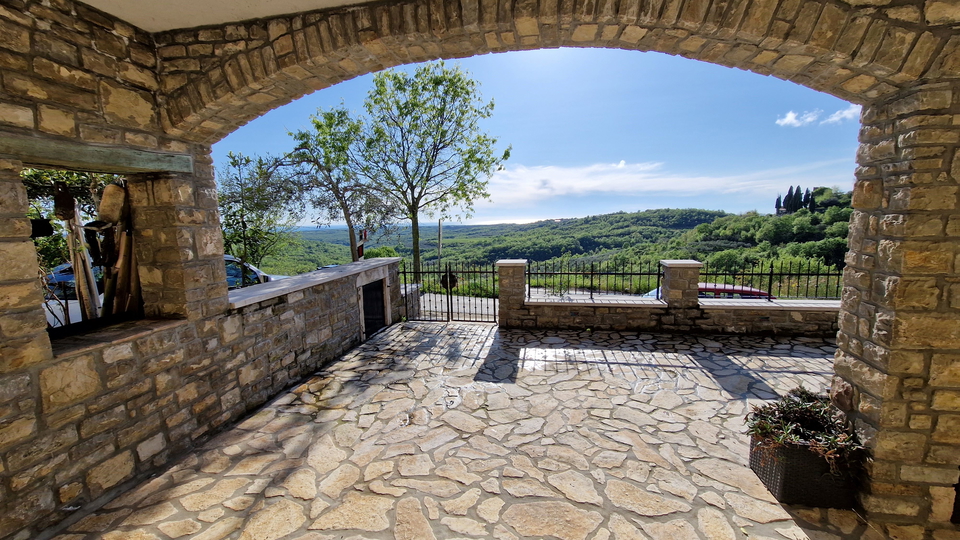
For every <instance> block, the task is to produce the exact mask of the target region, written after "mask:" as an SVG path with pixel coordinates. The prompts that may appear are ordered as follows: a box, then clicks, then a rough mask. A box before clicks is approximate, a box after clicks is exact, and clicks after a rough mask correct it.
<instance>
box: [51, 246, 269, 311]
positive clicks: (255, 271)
mask: <svg viewBox="0 0 960 540" xmlns="http://www.w3.org/2000/svg"><path fill="white" fill-rule="evenodd" d="M223 263H224V265H225V266H226V270H227V288H228V289H237V288H239V287H241V283H242V286H243V287H249V286H250V285H257V284H260V283H267V282H270V281H276V280H278V279H283V278H285V277H288V276H276V275H270V274H267V273H266V272H264V271H262V270H260V269H259V268H257V267H256V266H254V265H252V264H250V263H246V264H244V265H241V263H240V259H238V258H236V257H234V256H233V255H224V256H223ZM93 275H94V276H95V277H96V279H97V290H98V292H100V299H101V300H103V267H101V266H95V267H94V268H93ZM45 300H46V302H45V308H46V309H45V311H46V314H47V323H48V324H49V325H50V326H62V325H63V324H64V321H65V320H66V318H65V317H64V308H66V309H67V310H69V315H70V318H69V320H70V322H71V323H73V322H77V321H79V320H80V319H81V317H80V304H79V303H78V302H77V291H76V279H75V277H74V275H73V265H72V264H70V263H64V264H61V265H59V266H55V267H54V268H53V270H52V271H51V272H50V273H49V274H47V290H46V293H45Z"/></svg>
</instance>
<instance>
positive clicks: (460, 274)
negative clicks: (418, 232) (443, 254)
mask: <svg viewBox="0 0 960 540" xmlns="http://www.w3.org/2000/svg"><path fill="white" fill-rule="evenodd" d="M400 282H401V284H402V285H403V288H402V289H401V290H402V291H403V307H404V311H405V315H406V317H407V319H408V320H412V321H462V322H497V309H498V308H499V301H498V299H497V297H498V296H499V287H498V283H497V269H496V268H495V267H494V266H493V265H492V264H491V265H470V264H464V263H442V264H437V263H436V262H428V263H426V264H423V265H422V266H421V268H420V271H419V272H415V271H414V268H413V264H409V263H407V262H406V261H404V262H402V263H401V264H400Z"/></svg>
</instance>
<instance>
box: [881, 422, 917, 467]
mask: <svg viewBox="0 0 960 540" xmlns="http://www.w3.org/2000/svg"><path fill="white" fill-rule="evenodd" d="M876 440H877V443H876V447H875V448H874V457H875V458H876V459H877V460H885V461H903V462H907V463H920V462H921V461H922V460H923V455H924V449H925V447H926V442H927V436H926V435H924V434H923V433H912V432H908V431H893V430H885V431H880V432H879V433H878V434H877V439H876Z"/></svg>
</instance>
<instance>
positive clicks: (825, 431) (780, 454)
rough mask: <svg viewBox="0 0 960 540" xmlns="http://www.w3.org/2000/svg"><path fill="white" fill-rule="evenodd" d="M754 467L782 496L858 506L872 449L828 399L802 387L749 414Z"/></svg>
mask: <svg viewBox="0 0 960 540" xmlns="http://www.w3.org/2000/svg"><path fill="white" fill-rule="evenodd" d="M746 423H747V428H748V429H747V433H748V434H749V435H750V468H751V469H753V471H754V472H755V473H757V476H759V477H760V480H761V481H763V484H764V485H765V486H766V487H767V489H769V490H770V492H771V493H773V495H774V497H776V498H777V500H778V501H780V502H782V503H785V504H802V505H806V506H815V507H824V508H853V507H854V505H855V504H856V494H857V490H858V487H859V483H860V482H859V481H860V479H861V477H862V475H863V473H864V464H865V462H866V459H867V458H868V453H867V449H866V448H865V447H864V446H863V444H861V443H860V441H859V439H858V438H857V435H856V433H854V432H853V430H851V429H850V428H849V427H848V426H847V423H846V421H845V418H844V417H843V413H841V412H840V410H839V409H837V408H836V407H834V406H833V405H831V404H830V402H829V399H828V398H826V397H823V396H818V395H817V394H815V393H813V392H811V391H810V390H807V389H806V388H804V387H802V386H801V387H799V388H795V389H793V390H791V391H790V392H789V393H788V394H787V395H786V396H784V397H782V398H781V399H780V400H779V401H776V402H773V403H769V404H767V405H763V406H754V407H753V411H752V412H751V413H750V414H749V415H747V419H746Z"/></svg>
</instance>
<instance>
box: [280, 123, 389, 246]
mask: <svg viewBox="0 0 960 540" xmlns="http://www.w3.org/2000/svg"><path fill="white" fill-rule="evenodd" d="M310 123H311V125H312V126H313V129H312V130H309V131H308V130H301V131H298V132H296V133H291V134H290V135H291V136H292V137H293V139H294V140H295V141H296V144H297V147H296V148H295V149H294V150H293V152H291V153H290V154H288V155H287V158H286V160H287V161H289V162H290V163H291V164H292V166H293V167H294V173H293V176H294V177H295V178H297V179H298V181H299V183H300V188H301V189H303V191H304V192H305V194H307V195H308V197H309V198H310V202H311V204H312V206H313V208H314V209H315V210H317V211H318V212H319V214H318V216H317V221H318V222H321V223H329V222H331V221H339V220H343V221H344V222H345V223H346V224H347V230H348V231H349V237H350V255H351V257H352V258H353V260H354V261H358V260H360V256H359V255H358V250H357V243H358V242H357V229H358V228H363V229H370V230H378V229H383V228H384V227H385V226H386V224H387V222H388V221H389V220H390V217H391V216H392V215H393V214H394V211H393V209H392V208H391V207H390V206H389V204H387V203H389V202H390V201H389V200H388V199H385V198H382V197H377V196H376V194H375V193H374V192H373V191H372V190H371V187H370V185H368V184H369V179H368V178H367V177H365V176H363V175H361V174H358V171H359V170H360V169H361V167H362V164H360V163H359V162H358V156H357V149H358V147H359V146H360V144H361V140H360V138H361V134H362V130H363V123H362V121H360V120H358V119H354V118H352V117H351V116H350V112H349V111H348V110H347V109H346V108H344V107H343V106H340V107H337V108H333V109H331V110H329V111H320V110H318V111H317V114H316V115H313V116H311V117H310ZM365 180H366V181H365Z"/></svg>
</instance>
